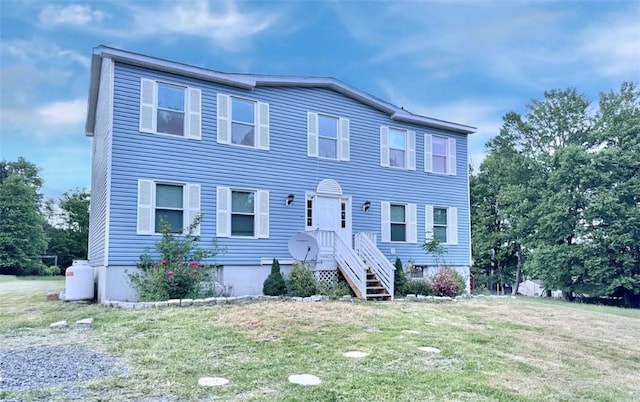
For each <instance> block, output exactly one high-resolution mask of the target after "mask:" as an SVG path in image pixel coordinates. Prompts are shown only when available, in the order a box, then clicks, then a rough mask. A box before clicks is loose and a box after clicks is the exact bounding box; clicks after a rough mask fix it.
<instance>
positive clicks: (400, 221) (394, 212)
mask: <svg viewBox="0 0 640 402" xmlns="http://www.w3.org/2000/svg"><path fill="white" fill-rule="evenodd" d="M390 208H391V211H390V212H391V214H390V215H391V222H390V224H391V241H406V240H407V214H406V211H405V208H406V206H405V205H402V204H391V205H390Z"/></svg>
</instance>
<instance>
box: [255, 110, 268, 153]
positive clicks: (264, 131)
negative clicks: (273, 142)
mask: <svg viewBox="0 0 640 402" xmlns="http://www.w3.org/2000/svg"><path fill="white" fill-rule="evenodd" d="M256 121H257V122H258V124H257V126H258V127H257V131H258V140H257V146H256V148H258V149H266V150H269V104H268V103H265V102H258V118H257V119H256Z"/></svg>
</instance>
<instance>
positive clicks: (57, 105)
mask: <svg viewBox="0 0 640 402" xmlns="http://www.w3.org/2000/svg"><path fill="white" fill-rule="evenodd" d="M37 112H38V116H39V117H40V119H41V122H42V123H43V124H46V125H50V126H68V125H74V124H81V123H83V122H84V119H85V114H86V112H87V101H86V99H84V98H83V99H74V100H70V101H58V102H53V103H50V104H47V105H44V106H41V107H39V108H38V111H37Z"/></svg>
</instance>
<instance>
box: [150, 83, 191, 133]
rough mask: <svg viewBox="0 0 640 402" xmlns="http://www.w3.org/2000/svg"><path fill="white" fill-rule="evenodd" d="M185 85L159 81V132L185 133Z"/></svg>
mask: <svg viewBox="0 0 640 402" xmlns="http://www.w3.org/2000/svg"><path fill="white" fill-rule="evenodd" d="M184 93H185V88H184V87H178V86H176V85H169V84H163V83H158V116H157V118H158V127H157V131H158V132H159V133H165V134H174V135H184Z"/></svg>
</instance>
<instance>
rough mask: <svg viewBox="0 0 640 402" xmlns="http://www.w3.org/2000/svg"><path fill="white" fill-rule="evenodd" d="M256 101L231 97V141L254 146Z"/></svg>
mask: <svg viewBox="0 0 640 402" xmlns="http://www.w3.org/2000/svg"><path fill="white" fill-rule="evenodd" d="M255 109H256V102H253V101H248V100H246V99H240V98H236V97H231V143H232V144H236V145H246V146H248V147H253V146H255V143H256V141H255V132H256V122H255V117H256V111H255Z"/></svg>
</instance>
